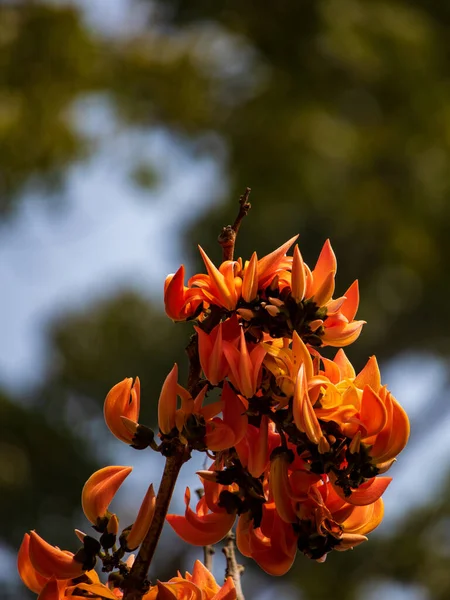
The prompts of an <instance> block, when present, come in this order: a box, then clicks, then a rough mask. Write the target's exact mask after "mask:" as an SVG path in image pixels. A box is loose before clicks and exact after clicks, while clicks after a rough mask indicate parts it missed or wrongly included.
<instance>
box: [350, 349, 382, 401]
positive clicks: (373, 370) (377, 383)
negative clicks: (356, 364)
mask: <svg viewBox="0 0 450 600" xmlns="http://www.w3.org/2000/svg"><path fill="white" fill-rule="evenodd" d="M354 383H355V385H356V387H358V388H360V389H361V390H362V389H363V388H364V386H365V385H370V387H371V388H372V389H373V390H374V391H375V392H378V390H379V389H380V387H381V375H380V369H379V367H378V363H377V359H376V357H375V356H371V357H370V358H369V360H368V361H367V363H366V364H365V366H364V368H363V369H362V371H360V372H359V373H358V376H357V377H356V379H355V382H354Z"/></svg>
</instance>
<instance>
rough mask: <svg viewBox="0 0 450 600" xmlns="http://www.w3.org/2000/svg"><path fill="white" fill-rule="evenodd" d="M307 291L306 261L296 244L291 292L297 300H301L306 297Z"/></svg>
mask: <svg viewBox="0 0 450 600" xmlns="http://www.w3.org/2000/svg"><path fill="white" fill-rule="evenodd" d="M305 291H306V274H305V263H304V262H303V258H302V255H301V254H300V250H299V249H298V246H297V245H296V246H295V248H294V256H293V258H292V274H291V294H292V297H293V298H294V300H295V301H296V302H301V301H302V300H303V298H304V297H305Z"/></svg>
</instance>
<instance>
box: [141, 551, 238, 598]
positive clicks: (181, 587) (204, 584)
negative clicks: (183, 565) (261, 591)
mask: <svg viewBox="0 0 450 600" xmlns="http://www.w3.org/2000/svg"><path fill="white" fill-rule="evenodd" d="M143 600H236V589H235V587H234V583H233V580H232V579H231V577H227V579H226V580H225V583H224V584H223V585H222V587H221V586H219V585H218V584H217V582H216V580H215V579H214V577H213V575H212V574H211V573H210V572H209V571H208V569H207V568H206V567H205V566H204V565H203V564H202V563H201V562H200V561H199V560H197V561H196V562H195V564H194V570H193V572H192V575H191V574H190V573H186V574H185V576H184V577H181V574H178V576H177V577H173V578H172V579H170V580H169V581H167V582H166V583H162V582H161V581H158V584H157V585H156V586H154V587H152V588H150V591H149V592H148V593H147V594H145V595H144V597H143Z"/></svg>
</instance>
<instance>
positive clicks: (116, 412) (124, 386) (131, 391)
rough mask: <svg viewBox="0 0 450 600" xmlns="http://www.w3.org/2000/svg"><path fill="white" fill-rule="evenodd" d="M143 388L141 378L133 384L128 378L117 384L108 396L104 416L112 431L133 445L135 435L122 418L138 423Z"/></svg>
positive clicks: (137, 378)
mask: <svg viewBox="0 0 450 600" xmlns="http://www.w3.org/2000/svg"><path fill="white" fill-rule="evenodd" d="M140 395H141V386H140V381H139V377H136V380H135V382H134V384H133V379H132V378H131V377H128V378H126V379H124V380H123V381H121V382H120V383H117V384H116V385H115V386H114V387H113V388H111V390H110V391H109V393H108V395H107V396H106V400H105V405H104V409H103V412H104V416H105V421H106V424H107V425H108V427H109V429H110V431H111V432H112V433H113V434H114V435H115V436H116V438H118V439H119V440H121V441H122V442H125V443H126V444H131V443H132V442H133V433H131V432H130V429H129V428H127V427H126V425H124V422H123V420H122V417H126V418H127V419H129V420H130V421H133V422H134V423H137V421H138V419H139V407H140Z"/></svg>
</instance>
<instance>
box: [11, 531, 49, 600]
mask: <svg viewBox="0 0 450 600" xmlns="http://www.w3.org/2000/svg"><path fill="white" fill-rule="evenodd" d="M17 569H18V571H19V575H20V578H21V579H22V581H23V582H24V584H25V585H26V586H27V588H29V589H30V590H31V591H32V592H34V593H35V594H39V592H40V591H41V590H42V588H43V587H44V585H45V584H46V583H47V579H46V577H44V576H43V575H41V574H40V573H39V571H37V570H36V569H35V568H34V567H33V565H32V563H31V561H30V534H29V533H26V534H25V535H24V536H23V540H22V543H21V545H20V548H19V553H18V556H17Z"/></svg>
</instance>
